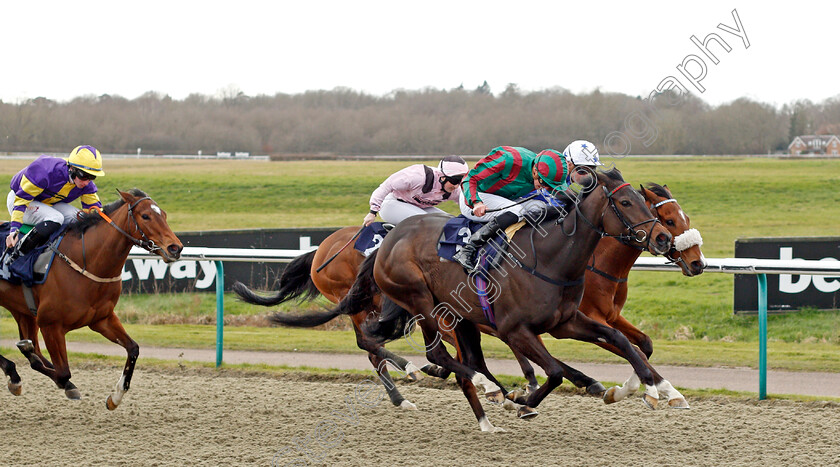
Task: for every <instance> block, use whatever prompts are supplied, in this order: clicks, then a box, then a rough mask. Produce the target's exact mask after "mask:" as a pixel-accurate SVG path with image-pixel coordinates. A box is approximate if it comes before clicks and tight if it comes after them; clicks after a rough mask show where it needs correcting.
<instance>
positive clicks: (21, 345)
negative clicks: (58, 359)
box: [16, 339, 35, 354]
mask: <svg viewBox="0 0 840 467" xmlns="http://www.w3.org/2000/svg"><path fill="white" fill-rule="evenodd" d="M16 345H17V348H18V349H19V350H20V351H21V352H23V353H24V354H27V353H29V352H34V351H35V346H34V345H32V341H31V340H29V339H24V340H22V341H20V342H18V343H17V344H16Z"/></svg>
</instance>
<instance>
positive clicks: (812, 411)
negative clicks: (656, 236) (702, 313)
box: [0, 359, 840, 466]
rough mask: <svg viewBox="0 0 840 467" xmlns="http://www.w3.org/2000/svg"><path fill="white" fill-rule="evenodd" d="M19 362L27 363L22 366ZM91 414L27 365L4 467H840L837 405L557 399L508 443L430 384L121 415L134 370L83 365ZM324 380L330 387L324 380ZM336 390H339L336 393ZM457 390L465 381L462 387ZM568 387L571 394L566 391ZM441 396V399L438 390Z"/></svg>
mask: <svg viewBox="0 0 840 467" xmlns="http://www.w3.org/2000/svg"><path fill="white" fill-rule="evenodd" d="M15 360H18V359H15ZM72 370H73V381H74V382H75V384H76V385H77V386H78V387H79V389H80V390H81V391H82V400H81V401H69V400H67V399H66V398H65V397H64V393H63V391H60V390H58V389H55V387H54V385H53V384H52V382H50V381H49V380H48V379H47V378H45V377H44V376H42V375H40V374H36V373H35V372H33V371H32V370H30V369H29V368H28V367H22V365H18V371H19V373H20V374H21V377H22V378H23V381H24V393H23V395H22V396H20V397H14V396H12V395H11V394H10V393H9V392H8V391H6V390H5V387H3V388H2V389H3V393H2V394H0V413H2V419H3V423H2V424H0V438H2V440H3V443H2V445H0V456H1V457H0V459H2V460H0V463H2V464H4V465H68V464H69V465H144V466H145V465H188V466H196V465H213V466H216V465H320V464H324V465H416V466H427V465H428V466H431V465H528V464H536V463H541V464H547V465H836V464H838V463H840V446H838V443H837V440H838V439H840V423H838V420H840V406H838V404H836V403H817V402H813V403H803V402H788V401H762V402H758V401H749V400H734V399H726V398H711V399H709V398H704V399H689V402H690V403H691V404H692V409H691V410H688V411H676V410H673V409H659V410H656V411H651V410H649V409H647V408H645V407H644V406H643V405H642V403H641V402H640V399H638V397H634V398H632V399H630V400H627V401H623V402H620V403H618V404H614V405H611V406H607V405H605V404H604V403H603V402H601V401H600V400H599V399H595V398H591V397H583V396H580V395H576V394H569V393H566V392H564V393H555V394H552V395H551V396H549V397H548V398H547V399H546V400H545V401H544V402H543V404H542V405H541V406H540V408H539V410H540V415H539V416H538V417H536V418H535V419H533V420H531V421H522V420H518V419H516V418H515V416H514V415H513V413H512V412H507V411H505V410H503V409H502V408H500V407H497V406H493V405H491V404H489V403H485V404H484V405H485V409H486V410H487V412H488V414H489V416H490V420H491V421H492V422H493V423H494V424H495V425H496V426H499V427H503V428H505V429H506V430H507V432H505V433H496V434H488V433H481V432H480V431H479V428H478V424H477V423H476V421H475V418H474V417H473V415H472V412H471V411H470V409H469V406H468V405H467V403H466V401H465V399H464V398H463V395H462V394H461V392H460V391H459V390H453V389H452V387H453V386H452V385H451V384H449V385H447V386H446V387H445V388H436V387H432V386H433V385H432V383H428V382H426V381H425V380H424V381H423V382H420V383H416V384H414V385H409V384H402V383H401V387H400V390H401V391H402V393H403V395H405V396H406V397H407V398H408V399H410V400H411V401H413V402H415V403H416V404H417V406H418V408H419V410H418V411H404V410H401V409H397V408H395V407H393V406H392V405H391V404H390V402H389V401H388V399H387V397H386V398H384V399H382V400H378V399H379V397H380V395H382V394H384V392H383V391H382V390H381V389H380V388H379V386H378V385H373V384H372V383H370V384H369V383H365V382H363V381H362V380H363V377H359V376H358V375H355V376H348V377H347V378H343V377H341V376H338V377H326V376H312V375H306V374H301V373H288V374H281V375H276V374H258V373H247V372H243V371H242V370H222V371H215V370H209V369H193V368H186V369H178V368H175V369H172V370H162V369H152V370H150V369H148V368H147V369H144V368H143V366H142V364H140V365H139V366H138V370H137V371H136V372H135V375H134V380H133V381H132V387H131V391H129V393H128V394H127V396H126V399H125V400H124V402H123V404H122V405H121V406H120V407H119V408H118V409H117V410H116V411H114V412H109V411H108V410H106V409H105V403H104V401H105V398H106V397H107V395H108V394H109V393H110V390H111V388H112V386H113V385H114V383H116V380H117V378H118V376H119V372H120V368H117V367H112V366H107V364H94V363H88V364H85V365H81V366H75V367H73V368H72ZM318 379H324V380H322V381H318ZM330 379H331V380H330ZM450 379H451V378H450ZM566 384H568V383H566ZM436 385H437V386H441V385H440V384H439V383H436Z"/></svg>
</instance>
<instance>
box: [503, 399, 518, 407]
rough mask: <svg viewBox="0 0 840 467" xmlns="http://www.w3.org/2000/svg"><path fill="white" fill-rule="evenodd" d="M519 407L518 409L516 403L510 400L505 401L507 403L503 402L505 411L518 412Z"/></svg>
mask: <svg viewBox="0 0 840 467" xmlns="http://www.w3.org/2000/svg"><path fill="white" fill-rule="evenodd" d="M517 407H518V404H516V403H514V402H513V401H512V400H510V399H505V401H504V402H502V408H503V409H505V410H516V408H517Z"/></svg>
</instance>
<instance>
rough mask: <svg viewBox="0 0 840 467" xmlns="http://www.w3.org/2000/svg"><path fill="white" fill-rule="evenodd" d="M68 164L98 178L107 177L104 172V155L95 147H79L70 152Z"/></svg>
mask: <svg viewBox="0 0 840 467" xmlns="http://www.w3.org/2000/svg"><path fill="white" fill-rule="evenodd" d="M67 164H68V165H69V166H71V167H75V168H77V169H79V170H82V171H84V172H87V173H89V174H91V175H93V176H96V177H102V176H104V175H105V171H104V170H102V155H101V154H99V151H98V150H97V149H96V148H95V147H93V146H77V147H76V149H74V150H73V151H71V152H70V156H69V157H68V158H67Z"/></svg>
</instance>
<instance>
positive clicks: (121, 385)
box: [89, 311, 140, 410]
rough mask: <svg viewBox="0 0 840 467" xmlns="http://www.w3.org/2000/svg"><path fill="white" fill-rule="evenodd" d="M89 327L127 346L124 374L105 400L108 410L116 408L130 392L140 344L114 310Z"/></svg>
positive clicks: (124, 346)
mask: <svg viewBox="0 0 840 467" xmlns="http://www.w3.org/2000/svg"><path fill="white" fill-rule="evenodd" d="M89 327H90V328H91V329H93V330H94V331H96V332H98V333H99V334H102V335H103V336H104V337H105V338H106V339H108V340H109V341H111V342H114V343H116V344H118V345H120V346H122V347H123V348H125V350H126V353H127V354H128V357H127V358H126V361H125V367H124V368H123V372H122V375H121V376H120V379H119V381H117V385H116V386H115V387H114V392H113V393H111V395H110V396H108V399H107V400H106V401H105V406H106V407H107V408H108V410H114V409H116V408H117V407H118V406H119V405H120V402H122V398H123V396H124V395H125V393H126V392H128V389H129V386H130V385H131V377H132V375H133V374H134V364H135V363H136V362H137V357H138V356H139V355H140V346H139V345H137V342H134V340H133V339H132V338H131V337H129V336H128V333H126V332H125V329H124V328H123V326H122V323H120V320H119V318H117V315H115V314H114V312H113V311H112V312H111V314H110V315H108V317H107V318H105V319H103V320H100V321H97V322H96V323H92V324H90V326H89Z"/></svg>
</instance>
